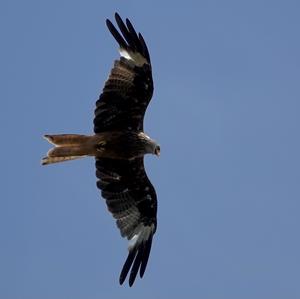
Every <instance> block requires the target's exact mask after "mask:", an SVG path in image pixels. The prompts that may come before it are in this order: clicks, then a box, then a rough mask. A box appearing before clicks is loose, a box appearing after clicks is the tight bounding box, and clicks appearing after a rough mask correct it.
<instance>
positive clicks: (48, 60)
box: [0, 0, 300, 299]
mask: <svg viewBox="0 0 300 299" xmlns="http://www.w3.org/2000/svg"><path fill="white" fill-rule="evenodd" d="M115 11H118V12H119V13H120V15H121V16H122V17H124V18H125V17H129V18H130V20H131V21H132V22H133V24H134V25H135V27H136V29H137V30H138V31H141V32H142V34H143V35H144V37H145V39H146V41H147V44H148V47H149V50H150V54H151V58H152V64H153V76H154V80H155V94H154V98H153V101H152V102H151V105H150V107H149V109H148V111H147V116H146V119H145V128H146V131H147V132H148V133H149V134H150V135H151V136H152V137H153V138H155V139H156V140H158V141H159V142H160V144H161V149H162V151H161V157H160V158H159V159H157V158H156V157H147V159H146V160H147V161H146V164H147V165H146V166H147V172H148V174H149V177H150V178H151V181H152V182H153V184H154V186H155V187H156V190H157V194H158V200H159V210H158V230H157V233H156V235H155V238H154V244H153V248H152V252H151V256H150V260H149V264H148V268H147V271H146V273H145V276H144V278H143V279H142V280H140V279H137V280H136V282H135V285H134V287H133V288H129V287H128V285H127V282H126V284H125V285H124V286H119V284H118V277H119V273H120V270H121V267H122V265H123V262H124V260H125V258H126V256H127V242H126V241H125V240H124V239H122V238H121V237H120V234H119V231H118V230H117V228H116V226H115V224H114V220H113V219H112V217H111V215H110V214H109V213H108V212H107V209H106V206H105V203H104V201H103V200H102V199H101V198H100V194H99V191H98V190H97V188H96V178H95V175H94V174H95V169H94V161H93V159H84V160H81V161H79V160H78V161H74V162H72V163H71V162H69V163H64V164H61V165H53V166H49V167H42V166H41V165H40V159H41V158H42V157H43V156H44V155H45V153H46V152H47V150H48V149H49V145H48V144H47V142H46V141H44V140H43V139H42V135H43V134H45V133H87V134H88V133H91V132H92V129H93V126H92V120H93V110H94V103H95V101H96V99H97V98H98V95H99V93H100V91H101V89H102V87H103V83H104V81H105V79H106V78H107V76H108V73H109V70H110V67H111V66H112V63H113V60H114V59H115V58H117V57H118V53H117V44H116V43H115V41H114V40H113V38H112V36H111V35H110V33H109V32H108V30H107V28H106V26H105V19H106V18H111V19H112V18H113V15H114V12H115ZM299 11H300V2H299V1H274V0H273V1H262V0H259V1H258V0H253V1H237V0H236V1H233V0H229V1H221V0H209V1H208V0H206V1H190V0H186V1H177V2H176V1H99V0H98V1H71V0H60V1H58V0H52V1H37V0H27V1H20V0H15V1H14V0H12V1H9V0H1V1H0V39H1V46H0V53H1V55H0V82H1V88H0V100H1V110H0V136H1V156H0V159H1V164H0V165H1V168H0V169H1V170H0V178H1V191H0V240H1V243H0V298H3V299H23V298H24V299H25V298H26V299H27V298H28V299H38V298H43V299H48V298H49V299H50V298H56V299H65V298H72V299H96V298H97V299H98V298H106V299H113V298H124V299H125V298H130V299H134V298H146V299H150V298H156V299H161V298H174V299H177V298H185V297H186V298H205V299H223V298H224V299H225V298H226V299H227V298H228V299H235V298H243V299H248V298H249V299H250V298H270V299H276V298H278V299H282V298H289V299H294V298H300V233H299V229H300V216H299V214H300V184H299V179H300V139H299V137H300V135H299V129H300V54H299V53H300V38H299V32H300V17H299ZM184 296H185V297H184ZM187 296H188V297H187Z"/></svg>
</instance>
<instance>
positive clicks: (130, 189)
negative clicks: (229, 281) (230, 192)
mask: <svg viewBox="0 0 300 299" xmlns="http://www.w3.org/2000/svg"><path fill="white" fill-rule="evenodd" d="M115 18H116V22H117V24H118V27H119V30H120V32H121V33H119V31H118V30H117V29H116V28H115V26H114V25H113V24H112V23H111V22H110V21H109V20H106V24H107V27H108V29H109V31H110V32H111V34H112V35H113V36H114V38H115V39H116V41H117V42H118V43H119V46H120V55H121V58H120V59H119V60H116V61H115V63H114V66H113V68H112V70H111V73H110V75H109V78H108V80H107V81H106V82H105V85H104V88H103V92H102V93H101V95H100V97H99V99H98V101H97V102H96V109H95V118H94V135H90V136H86V135H76V134H61V135H45V136H44V137H45V138H46V139H47V140H48V141H49V142H50V143H52V144H53V145H54V147H53V148H52V149H50V150H49V152H48V153H47V156H46V157H45V158H43V160H42V164H43V165H48V164H53V163H57V162H63V161H69V160H74V159H78V158H81V157H84V156H92V157H95V159H96V176H97V178H98V181H97V187H98V188H99V189H100V190H101V195H102V197H103V198H104V199H105V200H106V204H107V207H108V210H109V211H110V212H111V213H112V215H113V217H114V218H115V219H116V223H117V226H118V228H119V229H120V232H121V235H122V236H123V237H126V238H127V239H128V240H129V246H128V250H129V253H128V257H127V259H126V261H125V264H124V266H123V268H122V271H121V274H120V279H119V281H120V284H122V283H123V282H124V280H125V279H126V276H127V274H128V273H129V271H130V276H129V285H130V286H132V284H133V283H134V281H135V278H136V275H137V273H138V272H139V273H140V277H143V275H144V272H145V269H146V266H147V262H148V258H149V255H150V250H151V244H152V239H153V235H154V233H155V231H156V226H157V221H156V213H157V199H156V192H155V189H154V187H153V186H152V184H151V182H150V181H149V179H148V177H147V174H146V172H145V168H144V159H143V157H144V155H145V154H155V155H159V153H160V147H159V145H158V144H157V143H156V142H155V141H154V140H152V139H151V138H150V137H149V136H147V135H146V134H145V133H144V132H143V129H144V126H143V120H144V114H145V111H146V109H147V106H148V104H149V102H150V100H151V97H152V94H153V81H152V68H151V61H150V56H149V52H148V49H147V46H146V43H145V41H144V39H143V37H142V35H141V34H140V33H139V34H137V33H136V32H135V30H134V28H133V26H132V24H131V22H130V21H129V20H128V19H126V23H124V22H123V20H122V19H121V18H120V16H119V15H118V14H117V13H116V14H115ZM130 269H131V270H130Z"/></svg>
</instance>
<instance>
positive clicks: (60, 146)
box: [42, 134, 91, 165]
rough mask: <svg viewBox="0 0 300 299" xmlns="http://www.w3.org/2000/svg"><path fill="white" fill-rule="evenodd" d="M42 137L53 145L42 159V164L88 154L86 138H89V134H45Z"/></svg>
mask: <svg viewBox="0 0 300 299" xmlns="http://www.w3.org/2000/svg"><path fill="white" fill-rule="evenodd" d="M44 137H45V139H46V140H48V141H49V142H50V143H52V144H53V145H54V146H55V147H54V148H52V149H50V150H49V151H48V153H47V157H44V158H43V159H42V165H48V164H53V163H58V162H64V161H70V160H74V159H79V158H83V157H85V156H88V155H89V152H90V146H89V145H88V144H89V143H88V140H89V138H91V137H90V136H85V135H76V134H62V135H45V136H44Z"/></svg>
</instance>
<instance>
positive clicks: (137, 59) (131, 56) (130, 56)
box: [119, 48, 148, 67]
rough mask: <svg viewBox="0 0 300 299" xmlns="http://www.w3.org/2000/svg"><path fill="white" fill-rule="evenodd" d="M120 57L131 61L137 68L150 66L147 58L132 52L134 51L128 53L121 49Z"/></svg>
mask: <svg viewBox="0 0 300 299" xmlns="http://www.w3.org/2000/svg"><path fill="white" fill-rule="evenodd" d="M119 52H120V55H121V56H122V57H124V58H125V59H127V60H131V61H132V62H133V63H134V64H135V65H136V66H139V67H141V66H143V65H144V64H148V62H147V60H146V59H145V57H143V56H142V55H141V54H140V53H138V52H132V51H127V50H125V49H123V48H120V49H119Z"/></svg>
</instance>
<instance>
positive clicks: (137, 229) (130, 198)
mask: <svg viewBox="0 0 300 299" xmlns="http://www.w3.org/2000/svg"><path fill="white" fill-rule="evenodd" d="M96 176H97V178H98V179H99V180H98V181H97V187H98V188H99V189H100V190H101V194H102V197H103V198H104V199H105V200H106V204H107V207H108V210H109V211H110V212H111V213H112V215H113V216H114V218H115V219H116V222H117V226H118V228H119V229H120V231H121V235H122V237H126V238H127V239H128V240H129V246H128V251H129V253H128V257H127V259H126V261H125V263H124V266H123V269H122V271H121V274H120V284H122V283H123V282H124V280H125V279H126V276H127V274H128V272H129V270H130V269H131V272H130V276H129V285H130V286H132V284H133V283H134V280H135V278H136V275H137V273H138V272H140V277H143V275H144V272H145V269H146V266H147V262H148V258H149V254H150V250H151V244H152V237H153V235H154V233H155V231H156V212H157V199H156V193H155V189H154V187H153V186H152V184H151V182H150V181H149V179H148V177H147V174H146V172H145V169H144V160H143V158H136V159H134V160H121V159H118V160H113V159H106V158H105V159H104V158H96Z"/></svg>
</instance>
